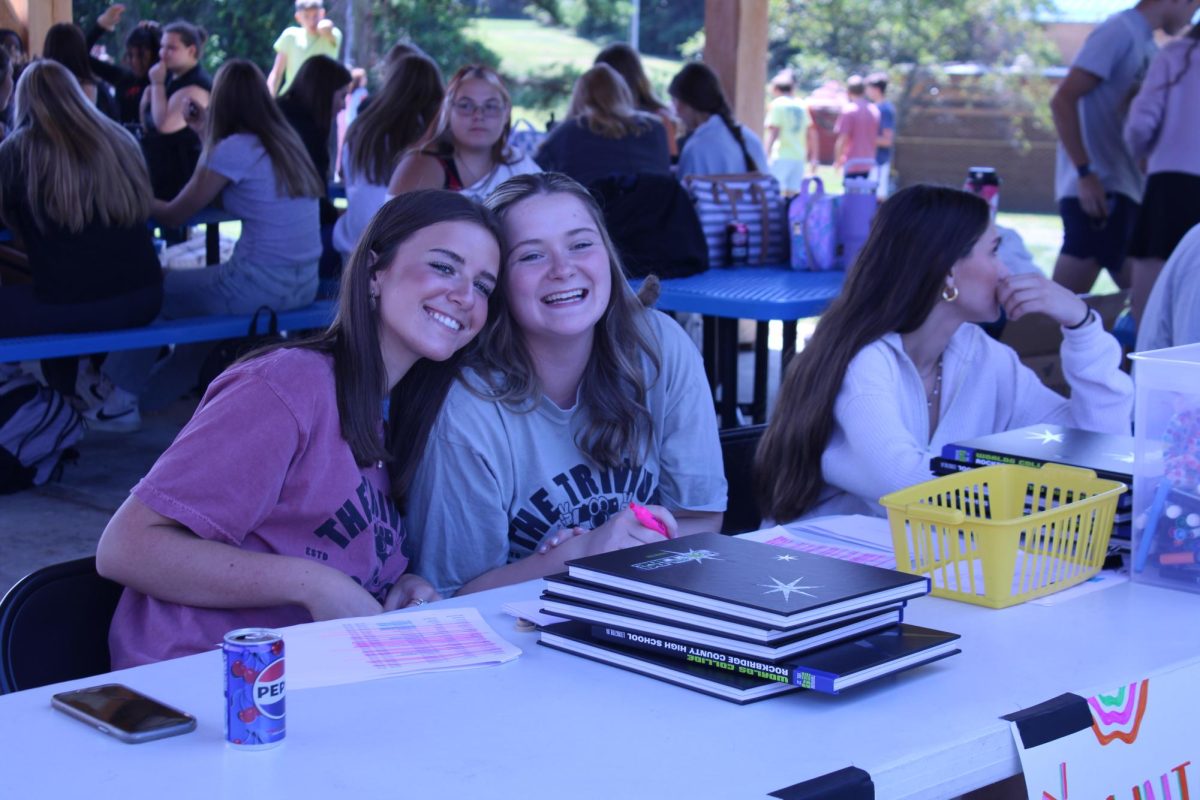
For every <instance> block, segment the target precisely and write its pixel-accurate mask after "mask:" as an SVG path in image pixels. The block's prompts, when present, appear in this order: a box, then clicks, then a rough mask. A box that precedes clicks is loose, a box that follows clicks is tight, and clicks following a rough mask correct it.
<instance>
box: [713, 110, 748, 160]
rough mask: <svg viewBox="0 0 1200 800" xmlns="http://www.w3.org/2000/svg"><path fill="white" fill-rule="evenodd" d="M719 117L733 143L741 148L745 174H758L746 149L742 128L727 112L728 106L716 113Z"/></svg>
mask: <svg viewBox="0 0 1200 800" xmlns="http://www.w3.org/2000/svg"><path fill="white" fill-rule="evenodd" d="M717 113H718V115H719V116H720V117H721V122H724V123H725V127H726V128H727V129H728V130H729V133H730V134H732V135H733V139H734V141H736V142H737V143H738V147H740V148H742V158H743V159H745V160H746V172H758V164H757V163H756V162H755V161H754V157H753V156H751V155H750V150H749V149H747V147H746V137H745V136H743V135H742V126H741V125H739V124H738V123H737V120H735V119H734V118H733V114H731V113H730V112H729V106H722V108H721V110H720V111H719V112H717Z"/></svg>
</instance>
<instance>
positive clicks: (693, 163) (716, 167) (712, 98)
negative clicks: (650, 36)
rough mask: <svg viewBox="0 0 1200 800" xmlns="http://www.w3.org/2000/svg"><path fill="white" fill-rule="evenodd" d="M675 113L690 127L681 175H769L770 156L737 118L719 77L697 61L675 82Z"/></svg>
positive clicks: (672, 90)
mask: <svg viewBox="0 0 1200 800" xmlns="http://www.w3.org/2000/svg"><path fill="white" fill-rule="evenodd" d="M667 91H669V92H670V94H671V99H672V100H673V101H674V102H675V113H676V114H678V115H679V119H680V120H682V121H683V124H684V125H685V126H687V130H688V138H687V141H686V142H685V143H684V145H683V147H682V149H680V151H679V175H680V176H681V177H682V176H685V175H719V174H723V173H737V172H766V170H767V156H766V153H765V152H764V151H763V146H762V140H761V139H759V138H758V135H757V134H756V133H754V131H752V130H750V129H749V128H747V127H746V126H745V125H742V124H741V123H739V122H738V121H737V120H736V119H734V118H733V110H732V109H731V108H730V107H729V101H728V100H726V99H725V92H724V91H723V90H722V89H721V81H720V80H718V79H717V73H715V72H713V71H712V68H710V67H709V66H708V65H706V64H701V63H700V62H698V61H693V62H692V63H690V64H684V65H683V69H681V70H679V72H678V73H677V74H676V75H675V77H674V78H672V79H671V85H670V87H669V88H668V90H667Z"/></svg>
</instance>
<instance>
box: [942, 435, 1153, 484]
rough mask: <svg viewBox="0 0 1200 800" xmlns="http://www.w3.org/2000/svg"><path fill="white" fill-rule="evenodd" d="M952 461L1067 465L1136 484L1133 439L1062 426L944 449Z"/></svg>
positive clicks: (991, 437) (962, 443)
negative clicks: (1134, 478) (1134, 480)
mask: <svg viewBox="0 0 1200 800" xmlns="http://www.w3.org/2000/svg"><path fill="white" fill-rule="evenodd" d="M942 458H943V459H944V460H945V461H948V462H959V463H962V464H973V465H975V466H992V465H995V464H1017V465H1019V466H1027V467H1040V466H1042V465H1043V464H1046V463H1054V464H1066V465H1067V466H1070V467H1084V468H1085V469H1090V470H1095V472H1096V476H1097V477H1100V478H1104V479H1106V480H1111V481H1119V482H1121V483H1124V484H1126V485H1129V486H1132V485H1133V436H1121V435H1118V434H1113V433H1095V432H1093V431H1083V430H1079V429H1078V428H1067V427H1064V426H1062V425H1030V426H1028V427H1025V428H1017V429H1015V430H1011V431H1003V432H1001V433H993V434H991V435H988V436H979V437H977V438H974V439H967V440H965V441H962V442H952V443H950V444H947V445H944V446H943V447H942Z"/></svg>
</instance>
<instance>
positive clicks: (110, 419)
mask: <svg viewBox="0 0 1200 800" xmlns="http://www.w3.org/2000/svg"><path fill="white" fill-rule="evenodd" d="M104 383H107V384H108V386H109V387H111V390H110V391H109V392H108V395H107V397H104V398H103V400H102V401H101V402H100V403H99V404H97V405H96V406H94V407H92V408H89V409H88V410H87V411H85V412H83V418H84V419H85V420H86V421H87V426H88V429H89V430H93V431H112V432H113V433H133V432H134V431H137V430H141V428H142V414H141V412H140V411H139V410H138V399H137V395H135V394H131V393H130V392H127V391H125V390H124V389H122V388H121V387H120V386H115V385H113V384H112V383H111V382H109V381H107V380H105V381H104Z"/></svg>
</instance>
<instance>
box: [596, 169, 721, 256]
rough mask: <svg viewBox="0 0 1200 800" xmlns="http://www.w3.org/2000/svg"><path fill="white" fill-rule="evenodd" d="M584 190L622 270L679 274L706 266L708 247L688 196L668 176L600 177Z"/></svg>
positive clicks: (645, 174)
mask: <svg viewBox="0 0 1200 800" xmlns="http://www.w3.org/2000/svg"><path fill="white" fill-rule="evenodd" d="M588 191H590V192H591V193H592V196H593V197H595V198H596V202H597V203H598V204H599V206H600V208H601V209H602V210H603V211H604V223H605V225H606V226H607V227H608V234H609V236H611V237H612V240H613V245H614V246H615V247H616V248H617V253H618V254H619V255H620V256H621V263H622V264H624V266H625V273H626V274H627V275H629V276H630V277H639V278H640V277H645V276H646V275H649V274H650V273H654V274H655V275H657V276H658V277H660V278H683V277H686V276H688V275H695V274H696V273H697V272H703V271H704V270H706V269H708V246H707V244H706V243H705V241H704V229H703V228H701V227H700V219H699V217H697V216H696V209H695V208H694V207H693V206H692V199H691V198H690V197H689V196H688V194H687V192H686V191H684V189H683V187H682V186H680V185H679V181H677V180H675V179H674V178H673V177H671V176H670V175H657V174H651V173H638V174H636V175H614V176H610V177H607V178H601V179H599V180H597V181H595V182H593V183H592V184H591V185H589V186H588Z"/></svg>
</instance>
